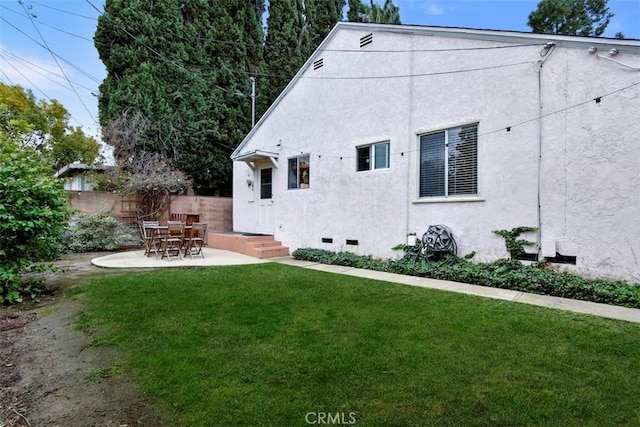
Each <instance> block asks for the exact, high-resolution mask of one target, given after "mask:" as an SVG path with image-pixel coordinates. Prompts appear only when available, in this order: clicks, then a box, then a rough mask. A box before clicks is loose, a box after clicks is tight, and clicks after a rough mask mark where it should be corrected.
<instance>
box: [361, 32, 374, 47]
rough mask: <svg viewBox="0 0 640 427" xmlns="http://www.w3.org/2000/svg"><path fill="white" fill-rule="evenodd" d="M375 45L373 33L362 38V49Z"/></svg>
mask: <svg viewBox="0 0 640 427" xmlns="http://www.w3.org/2000/svg"><path fill="white" fill-rule="evenodd" d="M371 43H373V33H371V34H367V35H366V36H364V37H362V38H360V49H362V48H363V47H365V46H369V45H370V44H371Z"/></svg>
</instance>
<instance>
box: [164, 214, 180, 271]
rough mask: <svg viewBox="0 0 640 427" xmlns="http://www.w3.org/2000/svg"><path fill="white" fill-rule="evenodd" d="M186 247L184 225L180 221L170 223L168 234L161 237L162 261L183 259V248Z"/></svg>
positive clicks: (168, 223)
mask: <svg viewBox="0 0 640 427" xmlns="http://www.w3.org/2000/svg"><path fill="white" fill-rule="evenodd" d="M183 245H184V223H182V222H180V221H168V222H167V233H166V234H165V235H164V236H162V237H160V249H161V252H162V257H161V259H164V258H165V257H166V258H167V260H169V261H171V259H172V258H180V259H184V258H183V257H182V247H183Z"/></svg>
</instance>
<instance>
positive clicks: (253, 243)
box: [207, 233, 289, 258]
mask: <svg viewBox="0 0 640 427" xmlns="http://www.w3.org/2000/svg"><path fill="white" fill-rule="evenodd" d="M207 246H209V247H210V248H215V249H224V250H227V251H232V252H237V253H240V254H244V255H249V256H252V257H254V258H275V257H281V256H287V255H289V248H288V247H286V246H282V242H280V241H278V240H275V238H274V237H273V236H267V235H251V234H242V233H207Z"/></svg>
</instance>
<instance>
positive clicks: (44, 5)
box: [31, 0, 99, 21]
mask: <svg viewBox="0 0 640 427" xmlns="http://www.w3.org/2000/svg"><path fill="white" fill-rule="evenodd" d="M31 3H34V4H37V5H38V6H42V7H46V8H47V9H52V10H57V11H58V12H63V13H68V14H69V15H74V16H79V17H80V18H85V19H89V20H91V21H97V20H98V19H97V18H95V17H93V16H85V15H80V14H79V13H74V12H69V11H68V10H64V9H58V8H57V7H53V6H50V5H48V4H45V3H40V2H37V1H33V0H31ZM98 12H99V11H98Z"/></svg>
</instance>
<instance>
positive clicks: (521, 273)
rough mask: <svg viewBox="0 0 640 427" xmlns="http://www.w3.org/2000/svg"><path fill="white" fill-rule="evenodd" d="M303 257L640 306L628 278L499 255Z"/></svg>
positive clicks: (306, 252)
mask: <svg viewBox="0 0 640 427" xmlns="http://www.w3.org/2000/svg"><path fill="white" fill-rule="evenodd" d="M292 255H293V257H294V258H295V259H298V260H305V261H314V262H319V263H322V264H335V265H344V266H349V267H355V268H365V269H369V270H377V271H386V272H390V273H398V274H405V275H411V276H420V277H429V278H432V279H441V280H451V281H454V282H463V283H470V284H474V285H481V286H489V287H494V288H502V289H512V290H516V291H522V292H529V293H533V294H541V295H551V296H556V297H563V298H572V299H578V300H583V301H592V302H599V303H604V304H612V305H619V306H623V307H631V308H640V286H638V284H630V283H627V282H623V281H614V280H605V279H586V278H583V277H580V276H578V275H576V274H573V273H570V272H566V271H565V272H557V271H554V270H551V269H549V268H539V267H533V266H530V265H525V264H523V263H521V262H520V261H517V260H512V259H500V260H497V261H494V262H490V263H474V262H471V261H468V260H466V259H462V258H458V257H453V256H452V257H448V258H445V259H443V260H440V261H426V260H424V259H418V260H417V261H415V260H412V259H410V258H409V257H405V258H402V259H400V260H384V259H378V258H373V257H371V256H363V255H356V254H354V253H351V252H331V251H327V250H324V249H314V248H301V249H297V250H296V251H294V252H293V254H292Z"/></svg>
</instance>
